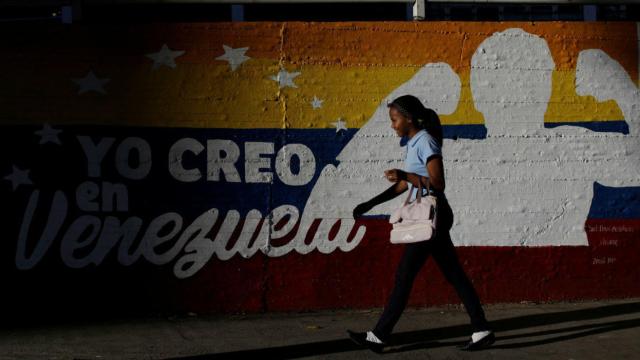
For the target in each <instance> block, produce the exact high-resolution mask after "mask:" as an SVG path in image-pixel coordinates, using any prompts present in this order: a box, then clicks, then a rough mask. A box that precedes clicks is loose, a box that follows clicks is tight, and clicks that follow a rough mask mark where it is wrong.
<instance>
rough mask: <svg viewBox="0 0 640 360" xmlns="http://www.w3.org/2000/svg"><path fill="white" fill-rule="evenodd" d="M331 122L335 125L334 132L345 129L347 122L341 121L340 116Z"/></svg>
mask: <svg viewBox="0 0 640 360" xmlns="http://www.w3.org/2000/svg"><path fill="white" fill-rule="evenodd" d="M331 124H332V125H333V126H335V128H336V132H339V131H340V130H344V131H347V123H346V122H345V121H342V118H339V119H338V121H336V122H332V123H331Z"/></svg>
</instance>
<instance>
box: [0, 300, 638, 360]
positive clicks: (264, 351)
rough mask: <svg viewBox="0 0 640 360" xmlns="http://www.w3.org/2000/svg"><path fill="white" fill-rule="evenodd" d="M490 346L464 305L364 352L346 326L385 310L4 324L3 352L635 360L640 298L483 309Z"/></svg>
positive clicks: (35, 355)
mask: <svg viewBox="0 0 640 360" xmlns="http://www.w3.org/2000/svg"><path fill="white" fill-rule="evenodd" d="M485 310H486V312H487V317H488V318H489V320H490V321H491V322H492V325H493V327H494V329H495V330H496V335H497V341H496V343H495V344H494V346H493V347H492V348H491V349H487V350H484V351H480V352H475V353H466V352H461V351H459V350H457V349H456V345H458V344H462V343H464V342H465V341H466V340H467V338H468V336H469V335H470V330H469V327H468V325H467V321H468V319H467V316H466V313H465V312H464V310H463V309H462V308H461V307H460V306H448V307H438V308H428V309H408V310H407V311H406V312H405V314H404V315H403V317H402V318H401V320H400V323H399V324H398V326H397V327H396V331H395V334H394V337H393V342H394V344H393V346H391V347H389V348H388V349H387V350H386V353H385V354H382V355H378V354H375V353H373V352H370V351H369V350H366V349H359V348H358V347H357V346H355V345H354V344H352V343H351V342H350V341H349V340H348V339H347V337H346V329H353V330H358V331H363V330H368V329H370V328H371V327H372V326H373V325H374V324H375V321H376V319H377V317H378V316H379V314H380V309H375V310H371V311H322V312H307V313H295V314H252V315H230V316H211V315H209V316H204V315H202V316H199V315H196V314H189V315H184V316H170V317H147V318H137V319H131V318H129V319H118V320H108V321H86V322H77V321H76V322H73V323H67V324H62V325H61V324H49V325H41V326H33V325H29V326H23V327H19V328H16V327H12V328H4V329H2V330H1V331H0V359H224V358H229V359H235V358H238V359H239V358H243V359H252V358H261V359H287V358H288V359H372V358H373V359H376V358H380V359H565V360H568V359H603V358H606V359H638V358H640V355H639V354H640V299H624V300H610V301H589V302H580V303H552V304H531V303H523V304H497V305H488V306H486V307H485Z"/></svg>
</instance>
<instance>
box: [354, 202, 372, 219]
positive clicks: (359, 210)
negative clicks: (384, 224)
mask: <svg viewBox="0 0 640 360" xmlns="http://www.w3.org/2000/svg"><path fill="white" fill-rule="evenodd" d="M372 208H373V205H372V204H371V203H370V202H369V201H366V202H363V203H362V204H358V206H356V207H355V208H354V209H353V218H354V219H356V218H359V217H360V216H362V214H364V213H366V212H367V211H369V210H371V209H372Z"/></svg>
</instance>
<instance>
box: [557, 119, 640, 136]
mask: <svg viewBox="0 0 640 360" xmlns="http://www.w3.org/2000/svg"><path fill="white" fill-rule="evenodd" d="M558 126H579V127H583V128H587V129H589V130H591V131H597V132H619V133H622V134H628V133H629V125H628V124H627V122H626V121H624V120H619V121H580V122H553V123H552V122H547V123H544V127H546V128H554V127H558Z"/></svg>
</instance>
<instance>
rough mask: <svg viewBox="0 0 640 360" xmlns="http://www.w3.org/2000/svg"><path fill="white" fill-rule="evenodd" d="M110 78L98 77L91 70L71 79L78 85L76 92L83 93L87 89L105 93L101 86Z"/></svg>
mask: <svg viewBox="0 0 640 360" xmlns="http://www.w3.org/2000/svg"><path fill="white" fill-rule="evenodd" d="M109 80H110V79H98V78H97V77H96V75H95V74H94V73H93V71H89V72H88V73H87V75H86V76H85V77H83V78H81V79H73V82H74V83H76V84H78V85H80V90H78V94H82V93H85V92H87V91H92V90H93V91H96V92H99V93H102V94H106V93H107V92H106V91H104V89H103V88H102V87H103V86H104V84H106V83H107V82H109Z"/></svg>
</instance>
